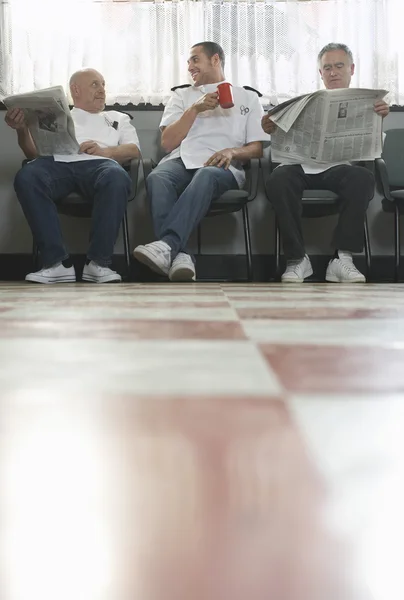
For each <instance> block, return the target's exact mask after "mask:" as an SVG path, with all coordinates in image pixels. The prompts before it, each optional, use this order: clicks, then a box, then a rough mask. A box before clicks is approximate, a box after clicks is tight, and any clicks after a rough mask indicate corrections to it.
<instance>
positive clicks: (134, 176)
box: [122, 157, 141, 198]
mask: <svg viewBox="0 0 404 600" xmlns="http://www.w3.org/2000/svg"><path fill="white" fill-rule="evenodd" d="M140 161H141V159H140V158H139V157H137V158H132V160H131V161H130V162H128V163H125V164H123V165H122V167H123V168H124V169H125V171H126V172H127V173H129V175H130V178H131V180H132V198H135V196H136V194H137V185H138V182H139V165H140Z"/></svg>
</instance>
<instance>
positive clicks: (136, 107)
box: [0, 102, 404, 112]
mask: <svg viewBox="0 0 404 600" xmlns="http://www.w3.org/2000/svg"><path fill="white" fill-rule="evenodd" d="M0 110H7V109H6V107H5V106H4V104H3V103H2V102H0ZM105 110H123V111H131V112H142V111H145V110H147V111H156V112H157V111H159V112H161V111H163V110H164V104H158V105H155V104H132V103H130V104H107V105H106V106H105ZM390 112H404V105H398V104H394V105H392V106H390Z"/></svg>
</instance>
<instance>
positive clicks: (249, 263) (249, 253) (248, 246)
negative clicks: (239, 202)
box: [242, 204, 253, 281]
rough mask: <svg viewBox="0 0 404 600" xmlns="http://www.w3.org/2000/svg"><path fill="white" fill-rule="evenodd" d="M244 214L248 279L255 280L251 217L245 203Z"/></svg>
mask: <svg viewBox="0 0 404 600" xmlns="http://www.w3.org/2000/svg"><path fill="white" fill-rule="evenodd" d="M242 215H243V227H244V240H245V253H246V260H247V281H252V280H253V266H252V251H251V237H250V219H249V217H248V208H247V205H246V204H245V205H244V206H243V208H242Z"/></svg>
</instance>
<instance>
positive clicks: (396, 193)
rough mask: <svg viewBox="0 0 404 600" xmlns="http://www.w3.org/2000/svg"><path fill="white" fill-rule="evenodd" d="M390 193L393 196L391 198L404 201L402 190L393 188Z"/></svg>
mask: <svg viewBox="0 0 404 600" xmlns="http://www.w3.org/2000/svg"><path fill="white" fill-rule="evenodd" d="M390 193H391V195H392V196H393V198H395V199H396V200H403V201H404V190H395V191H393V192H390Z"/></svg>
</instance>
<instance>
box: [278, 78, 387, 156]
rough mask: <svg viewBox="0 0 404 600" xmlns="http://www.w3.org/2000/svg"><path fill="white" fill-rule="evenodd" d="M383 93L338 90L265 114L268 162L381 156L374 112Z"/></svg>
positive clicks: (291, 102)
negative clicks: (267, 119)
mask: <svg viewBox="0 0 404 600" xmlns="http://www.w3.org/2000/svg"><path fill="white" fill-rule="evenodd" d="M387 93H388V92H387V91H386V90H371V89H358V88H343V89H336V90H322V91H319V92H314V93H313V94H305V95H303V96H298V97H297V98H293V99H292V100H287V101H286V102H283V103H282V104H279V105H278V106H275V107H274V108H273V109H271V110H270V111H269V112H268V115H269V116H270V117H271V120H272V121H273V122H274V123H276V125H277V128H276V130H275V132H274V133H272V134H271V152H272V160H273V161H274V162H280V163H281V162H282V161H284V160H285V159H287V160H288V162H290V159H292V160H296V162H298V163H305V162H313V161H314V162H316V163H326V164H327V163H338V162H346V161H348V162H350V161H357V160H374V159H375V158H377V157H379V156H380V155H381V151H382V119H381V118H380V116H379V115H377V114H376V113H375V111H374V103H375V101H376V100H379V99H381V98H384V96H385V95H386V94H387Z"/></svg>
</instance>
